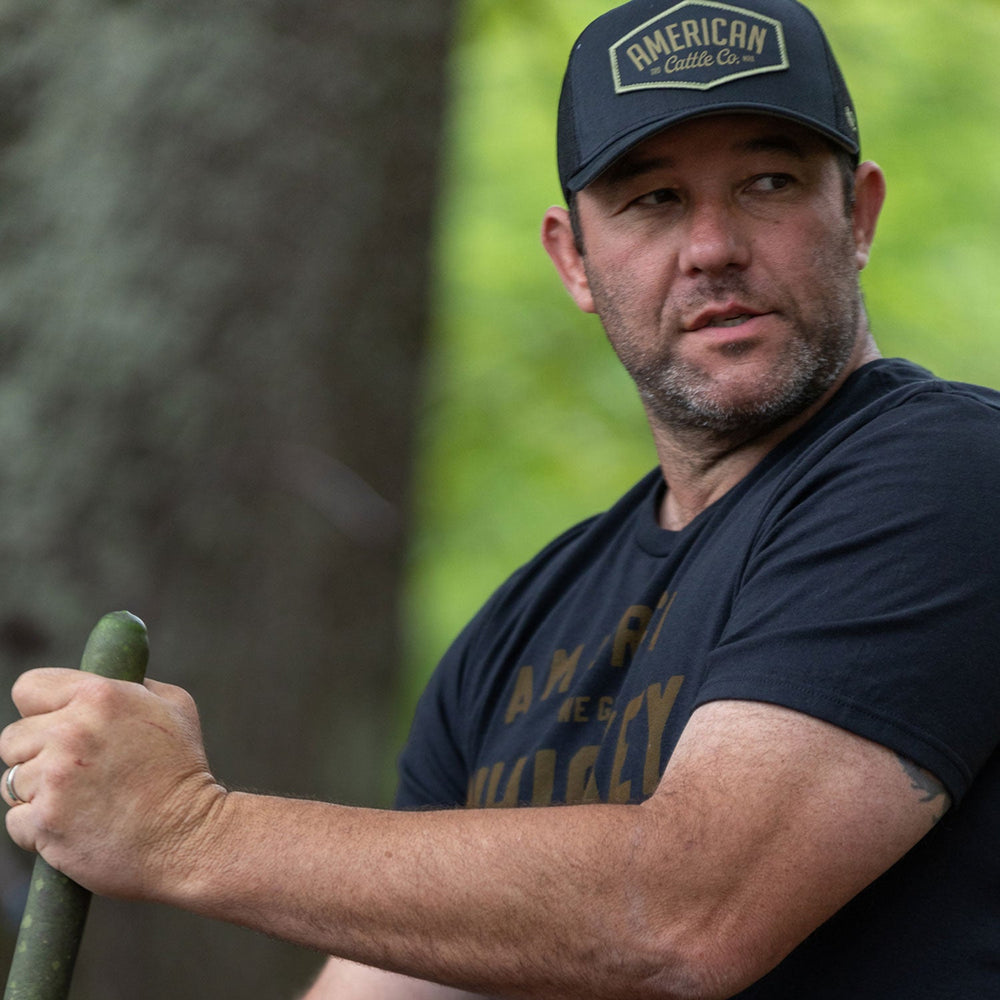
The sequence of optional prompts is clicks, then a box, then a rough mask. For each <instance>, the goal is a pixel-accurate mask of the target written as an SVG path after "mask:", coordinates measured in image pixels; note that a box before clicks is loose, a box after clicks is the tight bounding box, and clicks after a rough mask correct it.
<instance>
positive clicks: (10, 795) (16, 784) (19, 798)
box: [0, 763, 31, 808]
mask: <svg viewBox="0 0 1000 1000" xmlns="http://www.w3.org/2000/svg"><path fill="white" fill-rule="evenodd" d="M26 787H27V783H26V781H25V778H24V773H23V770H22V768H21V764H20V763H17V764H14V765H12V766H11V767H8V768H7V770H6V771H4V773H3V777H2V778H0V795H2V796H3V800H4V802H6V803H7V805H8V806H10V807H11V808H13V807H14V806H19V805H24V804H25V803H26V802H30V801H31V797H30V796H29V794H28V792H27V791H26Z"/></svg>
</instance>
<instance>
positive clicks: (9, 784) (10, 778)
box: [6, 764, 24, 805]
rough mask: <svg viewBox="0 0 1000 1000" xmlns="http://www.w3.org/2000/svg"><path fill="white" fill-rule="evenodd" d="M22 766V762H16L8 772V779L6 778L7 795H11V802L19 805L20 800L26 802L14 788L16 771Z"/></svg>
mask: <svg viewBox="0 0 1000 1000" xmlns="http://www.w3.org/2000/svg"><path fill="white" fill-rule="evenodd" d="M20 766H21V765H20V764H15V765H14V766H13V767H12V768H11V769H10V770H9V771H8V772H7V779H6V780H7V795H8V796H10V800H11V802H13V803H14V805H17V803H18V802H24V799H22V798H21V796H20V795H18V794H17V791H16V790H15V788H14V772H15V771H16V770H17V769H18V768H19V767H20Z"/></svg>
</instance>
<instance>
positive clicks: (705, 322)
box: [685, 303, 763, 333]
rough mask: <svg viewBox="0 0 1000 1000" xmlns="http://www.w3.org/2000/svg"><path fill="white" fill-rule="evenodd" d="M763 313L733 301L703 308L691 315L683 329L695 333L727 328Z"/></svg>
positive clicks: (746, 321) (740, 324)
mask: <svg viewBox="0 0 1000 1000" xmlns="http://www.w3.org/2000/svg"><path fill="white" fill-rule="evenodd" d="M762 315H763V313H761V312H756V311H753V310H750V309H747V307H746V306H744V305H742V304H737V303H733V304H731V305H729V306H724V307H718V306H716V307H714V308H709V309H704V310H702V312H700V313H698V315H696V316H694V317H692V319H691V321H690V322H689V323H688V324H687V326H686V327H685V329H686V330H687V331H688V332H689V333H696V332H697V331H698V330H711V329H722V330H728V329H729V328H730V327H734V326H742V325H743V324H744V323H749V322H750V321H751V320H753V319H756V318H757V317H758V316H762Z"/></svg>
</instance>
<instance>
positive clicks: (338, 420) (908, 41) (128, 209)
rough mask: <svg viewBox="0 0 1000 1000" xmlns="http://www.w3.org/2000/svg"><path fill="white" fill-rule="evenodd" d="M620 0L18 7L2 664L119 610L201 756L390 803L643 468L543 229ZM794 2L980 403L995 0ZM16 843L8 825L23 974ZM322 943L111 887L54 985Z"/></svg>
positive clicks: (9, 913)
mask: <svg viewBox="0 0 1000 1000" xmlns="http://www.w3.org/2000/svg"><path fill="white" fill-rule="evenodd" d="M607 6H608V5H607V4H606V3H604V2H594V0H503V2H501V0H408V2H407V3H405V4H400V3H398V2H397V0H366V2H365V3H361V2H359V0H323V2H320V0H281V2H278V0H241V2H240V3H233V2H226V0H221V2H220V0H216V2H214V3H208V2H205V0H172V2H170V3H167V2H165V0H103V2H98V0H49V2H48V3H47V4H45V5H39V4H37V3H35V2H33V0H4V3H3V5H2V6H0V449H2V450H0V454H2V458H3V464H2V473H0V555H2V559H3V573H2V574H0V685H2V687H3V688H4V689H5V690H6V689H7V688H9V685H10V683H11V682H12V681H13V679H14V677H15V676H16V675H17V674H18V673H20V672H21V671H22V670H24V669H27V668H29V667H32V666H37V665H40V664H59V665H64V664H75V663H76V662H77V661H78V659H79V655H80V652H81V650H82V648H83V644H84V642H85V640H86V637H87V634H88V632H89V630H90V628H91V626H92V625H93V624H94V623H95V622H96V620H97V619H98V618H99V617H100V616H101V615H102V614H103V613H104V612H106V611H109V610H115V609H117V608H127V609H129V610H131V611H133V612H134V613H136V614H138V615H139V616H140V617H142V618H143V619H144V620H145V621H146V622H147V624H148V626H149V630H150V638H151V646H152V659H151V664H150V675H151V676H155V677H158V678H160V679H162V680H167V681H171V682H173V683H178V684H182V685H184V686H185V687H187V688H188V689H189V690H191V691H192V693H193V694H194V695H195V697H196V699H197V700H198V703H199V706H200V708H201V712H202V719H203V724H204V728H205V733H206V741H207V744H208V750H209V757H210V760H211V762H212V764H213V767H214V769H215V771H216V773H217V774H218V776H219V777H220V779H222V780H223V781H225V782H226V783H228V784H230V785H231V786H233V787H240V788H251V789H257V790H263V791H275V792H280V793H284V794H291V795H300V796H308V797H318V798H323V799H333V800H336V801H345V802H351V803H363V804H372V805H385V804H386V803H388V802H389V801H390V797H391V790H392V761H393V758H394V756H395V754H396V753H397V751H398V748H399V746H400V743H401V741H402V739H403V738H404V736H405V728H406V719H407V716H408V714H409V712H410V710H411V708H412V704H413V700H414V699H415V697H416V695H417V693H418V691H419V689H420V686H421V685H422V683H423V681H424V680H425V678H426V676H427V674H428V672H429V671H430V669H432V668H433V665H434V663H435V661H436V659H437V657H438V656H439V655H440V654H441V652H442V651H443V649H444V648H445V646H446V645H447V643H448V642H449V641H450V639H451V638H452V637H453V635H454V634H455V633H456V632H457V631H458V629H459V628H461V626H462V625H463V624H464V622H465V621H466V620H467V618H468V617H469V616H470V615H471V614H472V613H473V612H474V611H475V609H476V608H477V607H478V605H479V604H480V603H481V602H482V600H483V599H485V597H486V596H488V594H489V592H490V591H491V590H492V589H493V587H495V586H496V585H497V584H498V583H499V582H500V581H501V580H502V579H503V577H504V576H505V575H506V574H507V573H508V572H510V571H511V570H512V569H513V568H515V567H516V566H517V565H519V564H520V563H521V562H523V561H524V560H525V559H527V558H528V557H530V556H531V555H532V554H533V553H534V552H535V551H536V550H537V549H538V548H539V547H540V546H541V545H542V544H544V543H545V542H546V541H548V540H549V539H550V538H551V537H552V536H553V535H554V534H556V533H557V532H559V531H561V530H562V529H563V528H565V527H567V526H568V525H569V524H570V523H572V522H573V521H575V520H578V519H579V518H580V517H583V516H586V515H588V514H591V513H593V512H595V511H597V510H600V509H602V508H603V507H605V506H607V505H608V504H609V503H610V502H612V501H613V500H614V499H615V498H616V497H617V496H618V495H619V494H620V493H621V492H622V491H623V490H624V489H625V488H627V487H628V486H629V485H631V483H632V482H633V481H634V480H635V479H637V478H638V477H639V476H640V475H642V474H643V473H644V472H645V471H646V470H647V469H648V468H649V467H651V466H652V464H653V463H654V460H655V459H654V455H653V451H652V446H651V444H650V443H649V441H648V434H647V431H646V426H645V422H644V420H643V417H642V414H641V411H640V409H639V405H638V402H637V400H636V398H635V395H634V392H633V390H632V388H631V386H630V384H629V383H628V380H627V378H626V377H625V375H624V374H623V373H621V372H620V371H619V369H618V366H617V364H616V362H615V361H614V358H613V356H612V354H611V351H610V349H609V348H608V347H607V345H606V343H605V341H604V337H603V334H602V332H601V330H600V328H599V326H598V325H597V323H596V321H595V320H594V319H593V318H592V317H586V316H582V315H580V314H578V313H576V311H575V309H574V307H573V306H572V304H571V302H570V300H569V299H568V297H567V296H566V295H565V293H564V292H563V290H562V287H561V285H560V284H559V282H558V279H557V278H556V276H555V274H554V272H553V271H552V270H551V268H550V266H549V263H548V260H547V258H546V257H545V255H544V253H543V251H542V249H541V247H540V244H539V242H538V236H537V233H538V226H539V223H540V220H541V216H542V213H543V212H544V210H545V208H546V207H547V206H548V205H549V204H552V203H556V202H558V200H559V198H560V195H559V186H558V182H557V178H556V172H555V152H554V131H555V127H554V122H555V106H556V100H557V97H558V90H559V83H560V78H561V74H562V69H563V65H564V61H565V57H566V54H567V53H568V51H569V48H570V46H571V44H572V42H573V39H574V38H575V36H576V34H577V33H578V32H579V31H580V30H581V29H582V28H583V26H584V25H585V24H586V23H587V22H588V21H589V20H590V19H591V18H592V17H593V16H596V15H597V14H598V13H600V12H602V11H603V10H605V9H606V8H607ZM664 6H665V7H666V6H669V4H665V5H664ZM811 6H812V7H813V9H814V10H815V11H816V13H817V14H818V15H819V17H820V19H821V20H822V21H823V23H824V24H825V26H826V27H827V30H828V33H829V35H830V37H831V40H832V42H833V45H834V49H835V50H836V51H837V53H838V56H839V58H840V60H841V62H842V64H843V67H844V70H845V74H846V76H847V78H848V81H849V83H850V85H851V89H852V91H853V93H854V97H855V100H856V103H857V105H858V112H859V117H860V122H861V131H862V141H863V146H864V149H863V155H864V156H865V157H866V158H871V159H875V160H876V161H877V162H879V163H880V164H881V165H882V167H883V168H884V169H885V170H886V172H887V174H888V178H889V200H888V202H887V205H886V210H885V213H884V215H883V220H882V225H881V230H880V235H879V238H878V240H877V241H876V246H875V253H874V256H873V260H872V263H871V265H870V267H869V269H868V271H866V273H865V277H864V284H865V290H866V296H867V299H868V304H869V309H870V312H871V314H872V319H873V324H874V329H875V333H876V337H877V339H878V341H879V343H880V346H881V348H882V351H883V353H885V354H887V355H905V356H908V357H911V358H913V359H914V360H916V361H918V362H920V363H923V364H925V365H927V366H928V367H930V368H933V369H934V370H936V371H937V372H938V373H940V374H942V375H946V376H948V377H951V378H957V379H963V380H968V381H975V382H980V383H985V384H988V385H994V386H998V387H1000V310H998V308H997V307H998V305H1000V301H998V299H1000V294H998V290H997V288H998V282H997V280H996V270H997V264H998V261H1000V248H998V245H997V236H996V234H997V233H998V232H1000V171H998V170H997V167H996V164H997V163H1000V130H998V129H997V122H998V120H1000V64H998V60H997V59H996V55H995V54H996V52H997V51H1000V5H998V4H997V2H996V0H967V2H966V3H965V4H963V5H962V9H961V16H958V15H957V14H955V13H952V12H950V11H949V9H947V8H944V7H942V6H941V5H940V4H932V3H930V2H928V0H880V2H879V3H878V4H872V3H870V2H863V0H814V2H813V3H812V4H811ZM928 433H929V434H932V433H933V428H928ZM914 457H915V459H919V456H914ZM14 717H15V712H14V709H13V707H12V706H11V705H10V704H9V700H8V699H6V698H4V699H3V704H2V707H0V723H6V722H8V721H11V720H12V719H13V718H14ZM289 849H294V845H293V844H290V845H289ZM30 862H31V859H30V858H28V857H26V856H25V855H24V854H23V853H22V852H20V851H18V850H17V849H16V848H13V847H12V846H10V845H9V844H8V843H6V841H4V842H3V844H2V846H0V902H2V911H0V916H2V927H0V931H2V933H0V961H2V963H3V968H4V969H6V964H7V962H8V961H9V953H10V948H11V947H12V944H13V939H14V935H15V934H16V930H17V923H18V919H19V916H20V907H21V905H22V902H23V896H24V892H25V889H26V879H27V875H28V872H29V871H30ZM320 961H321V959H320V958H319V957H318V956H315V955H312V954H309V953H306V952H302V951H300V950H299V949H295V948H291V947H288V946H286V945H283V944H280V943H277V942H273V941H270V940H268V939H265V938H262V937H260V936H257V935H254V934H251V933H249V932H245V931H242V930H239V929H236V928H229V927H225V926H222V925H218V924H214V923H211V922H208V921H202V920H199V919H197V918H194V917H190V916H188V915H185V914H176V913H170V912H168V911H166V910H163V909H161V908H157V907H150V906H142V905H135V904H122V903H115V904H111V903H106V902H104V901H101V900H95V904H94V907H93V909H92V913H91V919H90V923H89V925H88V930H87V934H86V936H85V939H84V944H83V949H82V951H81V956H80V961H79V964H78V968H77V976H76V979H75V981H74V991H73V997H74V1000H97V998H101V1000H118V998H123V1000H124V998H126V997H127V998H132V1000H134V998H135V997H142V998H148V1000H159V998H160V997H163V998H166V997H168V996H169V997H171V998H177V997H183V998H192V1000H197V998H201V997H206V998H207V997H219V996H224V997H238V998H242V997H247V998H249V997H254V998H262V997H273V998H281V997H285V998H287V997H294V996H295V995H296V994H297V993H300V992H301V991H302V990H303V989H304V987H305V986H306V984H307V983H308V981H309V979H310V977H311V976H312V974H313V973H314V971H315V970H316V969H317V968H318V966H319V964H320Z"/></svg>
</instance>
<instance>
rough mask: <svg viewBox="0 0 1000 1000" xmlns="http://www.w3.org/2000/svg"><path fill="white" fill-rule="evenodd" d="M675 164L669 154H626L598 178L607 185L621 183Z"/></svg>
mask: <svg viewBox="0 0 1000 1000" xmlns="http://www.w3.org/2000/svg"><path fill="white" fill-rule="evenodd" d="M675 165H676V164H675V162H674V160H673V159H672V158H671V157H669V156H641V155H629V154H626V155H625V156H623V157H622V158H621V159H620V160H618V161H617V162H615V163H613V164H612V165H611V166H610V167H608V169H607V170H605V171H604V173H603V174H602V175H601V178H600V180H601V183H606V184H608V185H609V186H612V185H615V184H623V183H625V182H626V181H630V180H633V179H634V178H636V177H641V176H642V175H643V174H648V173H652V172H653V171H654V170H669V169H670V168H671V167H673V166H675Z"/></svg>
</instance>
